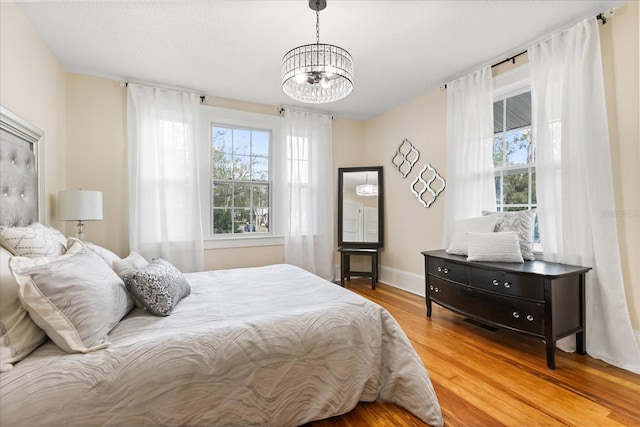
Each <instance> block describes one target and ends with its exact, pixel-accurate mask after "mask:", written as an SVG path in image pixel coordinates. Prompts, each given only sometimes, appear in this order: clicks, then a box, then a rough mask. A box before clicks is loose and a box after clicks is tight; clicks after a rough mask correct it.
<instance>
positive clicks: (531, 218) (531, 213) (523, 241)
mask: <svg viewBox="0 0 640 427" xmlns="http://www.w3.org/2000/svg"><path fill="white" fill-rule="evenodd" d="M482 215H491V216H494V215H495V216H497V217H498V221H497V222H496V229H495V231H515V232H516V233H518V241H519V243H520V252H522V258H524V259H525V260H526V261H534V260H535V259H536V256H535V255H534V254H533V228H534V226H535V221H536V210H535V209H528V210H524V211H514V212H487V211H482Z"/></svg>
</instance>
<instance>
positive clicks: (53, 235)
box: [0, 222, 67, 258]
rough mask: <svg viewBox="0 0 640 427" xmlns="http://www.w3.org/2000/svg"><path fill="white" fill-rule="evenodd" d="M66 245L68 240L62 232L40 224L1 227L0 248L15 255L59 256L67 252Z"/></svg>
mask: <svg viewBox="0 0 640 427" xmlns="http://www.w3.org/2000/svg"><path fill="white" fill-rule="evenodd" d="M66 244H67V238H66V237H64V235H63V234H62V233H61V232H59V231H58V230H56V229H55V228H52V227H47V226H44V225H42V224H40V223H39V222H34V223H32V224H30V225H29V226H27V227H0V246H3V247H4V248H6V249H8V250H9V252H11V253H12V254H13V255H19V256H26V257H30V258H34V257H39V256H49V257H51V256H59V255H62V254H64V253H65V252H66V251H67V246H66Z"/></svg>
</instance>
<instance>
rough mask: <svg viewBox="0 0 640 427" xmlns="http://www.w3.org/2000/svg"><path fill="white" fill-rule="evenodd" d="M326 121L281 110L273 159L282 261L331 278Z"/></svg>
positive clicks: (330, 192) (330, 169) (330, 168)
mask: <svg viewBox="0 0 640 427" xmlns="http://www.w3.org/2000/svg"><path fill="white" fill-rule="evenodd" d="M331 144H332V139H331V117H330V116H327V115H321V114H313V113H309V112H301V111H295V110H290V109H286V110H285V119H284V132H283V141H282V143H281V144H278V146H277V149H278V151H279V152H278V153H277V157H278V159H279V161H281V162H282V167H281V168H280V173H281V178H280V180H279V182H281V183H283V184H282V185H281V194H280V197H279V200H280V210H279V211H280V212H282V213H283V215H284V216H285V218H284V220H283V221H282V228H283V234H284V240H285V243H284V261H285V262H286V263H288V264H293V265H296V266H298V267H301V268H304V269H305V270H307V271H310V272H312V273H314V274H317V275H318V276H320V277H323V278H325V279H327V280H333V255H334V245H333V233H334V230H333V185H332V183H333V165H332V149H331Z"/></svg>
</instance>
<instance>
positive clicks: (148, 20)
mask: <svg viewBox="0 0 640 427" xmlns="http://www.w3.org/2000/svg"><path fill="white" fill-rule="evenodd" d="M327 3H328V4H327V8H326V9H325V10H323V11H321V12H320V42H321V43H329V44H335V45H338V46H340V47H343V48H345V49H347V50H348V51H349V52H350V53H351V54H352V56H353V60H354V69H355V88H354V90H353V92H352V94H351V95H350V96H348V97H347V98H344V99H342V100H340V101H336V102H333V103H328V104H302V103H298V102H294V101H293V100H291V99H289V98H288V97H287V96H286V95H285V94H284V93H283V92H282V88H281V83H280V61H281V59H282V56H283V55H284V54H285V53H286V52H287V51H288V50H290V49H292V48H294V47H297V46H299V45H303V44H310V43H314V42H315V35H316V34H315V24H316V22H315V19H316V18H315V12H314V11H312V10H311V9H310V8H309V6H308V1H307V0H280V1H270V0H255V1H248V0H208V1H204V0H198V1H196V0H190V1H176V0H164V1H146V0H145V1H88V0H87V1H44V2H43V1H24V0H18V4H19V6H20V8H21V9H22V10H23V12H24V13H25V14H26V16H27V18H28V19H29V20H30V21H31V22H32V23H33V25H34V26H35V28H36V29H37V30H38V31H39V32H40V34H41V35H42V37H43V38H44V40H45V41H46V43H47V44H48V45H49V47H50V48H51V49H52V50H53V52H54V54H55V55H56V56H57V57H58V59H59V60H60V62H61V63H62V64H63V66H64V67H65V68H66V69H67V70H68V71H70V72H74V73H80V74H88V75H93V76H99V77H106V78H112V79H116V80H121V81H127V82H137V83H146V84H154V85H159V86H165V87H171V88H180V89H186V90H189V91H193V92H196V93H198V94H201V95H209V96H216V97H222V98H230V99H235V100H240V101H247V102H254V103H261V104H267V105H275V106H297V107H303V108H306V109H310V110H315V111H322V112H327V113H331V114H334V115H337V116H341V117H348V118H353V119H361V120H364V119H369V118H371V117H374V116H376V115H378V114H381V113H383V112H385V111H388V110H390V109H392V108H394V107H397V106H398V105H400V104H403V103H405V102H407V101H409V100H411V99H414V98H416V97H418V96H420V95H423V94H425V93H427V92H430V91H433V90H436V89H437V88H438V87H440V86H441V85H443V84H444V83H446V82H448V81H451V80H453V79H455V78H457V77H461V76H462V75H464V74H466V73H468V72H471V71H474V70H475V69H478V68H480V67H481V66H483V65H488V64H491V63H494V62H498V61H500V60H502V59H504V58H506V57H508V56H511V55H513V54H515V53H518V52H519V51H521V50H523V49H526V47H527V46H528V45H529V43H531V42H533V41H536V40H540V39H541V38H542V37H544V36H545V35H547V34H550V33H553V32H556V31H559V30H562V29H565V28H567V27H569V26H571V25H573V24H575V23H576V22H578V21H579V20H580V19H583V18H586V17H592V16H595V15H597V14H598V13H600V12H603V11H605V10H608V9H611V8H612V7H615V6H618V5H620V4H621V3H624V1H621V0H580V1H577V0H554V1H550V0H510V1H507V0H497V1H496V0H483V1H480V0H466V1H456V0H431V1H408V0H388V1H384V0H370V1H364V0H328V2H327Z"/></svg>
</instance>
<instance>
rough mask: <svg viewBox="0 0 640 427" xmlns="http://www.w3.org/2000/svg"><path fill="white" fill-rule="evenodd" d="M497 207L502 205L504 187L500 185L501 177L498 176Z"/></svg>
mask: <svg viewBox="0 0 640 427" xmlns="http://www.w3.org/2000/svg"><path fill="white" fill-rule="evenodd" d="M496 205H498V206H500V205H502V186H501V185H500V175H498V176H496Z"/></svg>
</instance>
